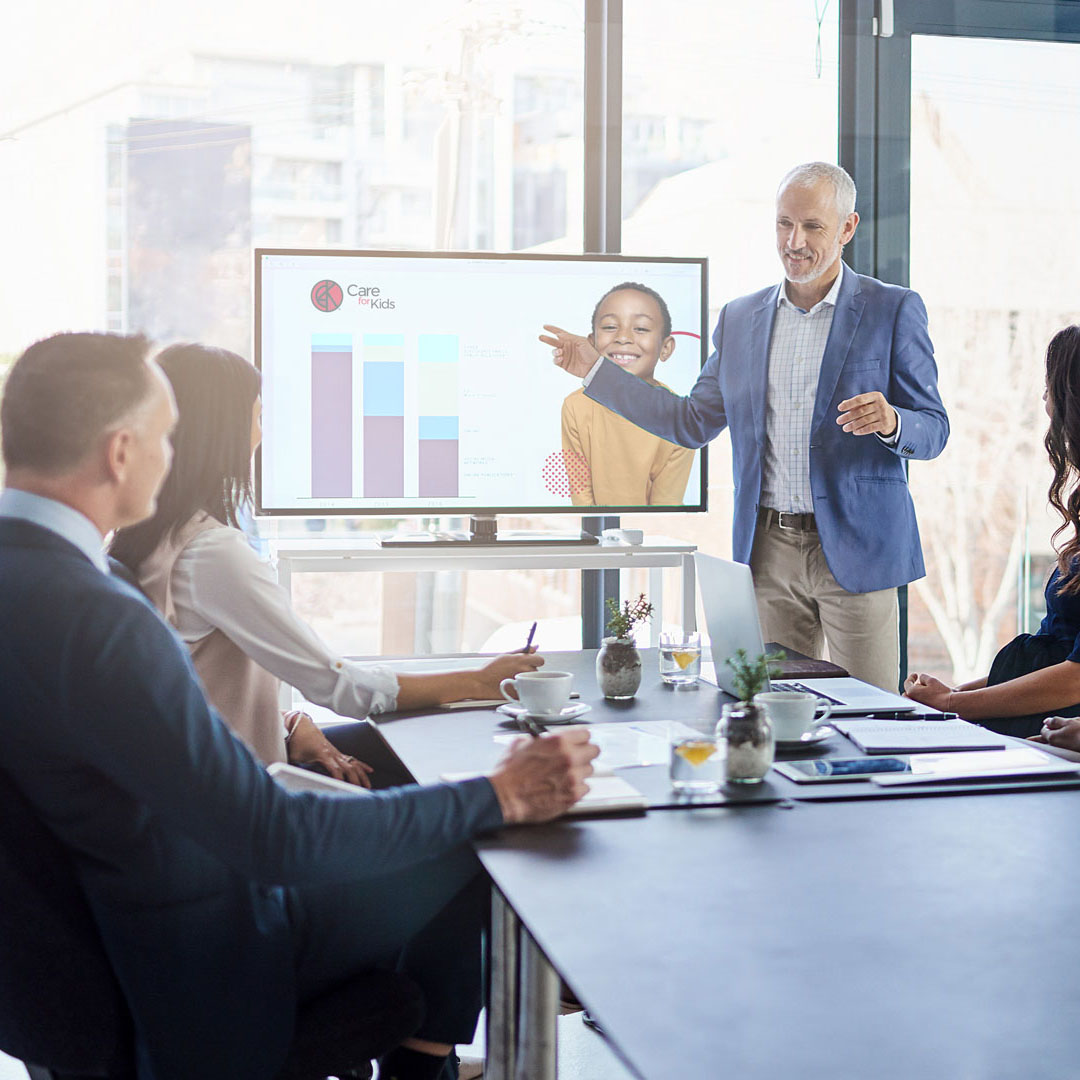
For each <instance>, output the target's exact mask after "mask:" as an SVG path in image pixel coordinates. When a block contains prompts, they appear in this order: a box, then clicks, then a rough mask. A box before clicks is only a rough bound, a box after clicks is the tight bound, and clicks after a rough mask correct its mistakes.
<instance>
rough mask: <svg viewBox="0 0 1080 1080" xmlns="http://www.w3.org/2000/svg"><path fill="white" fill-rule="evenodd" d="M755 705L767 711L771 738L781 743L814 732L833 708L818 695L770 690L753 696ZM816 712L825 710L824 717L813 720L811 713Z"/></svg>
mask: <svg viewBox="0 0 1080 1080" xmlns="http://www.w3.org/2000/svg"><path fill="white" fill-rule="evenodd" d="M754 701H756V702H757V703H758V704H760V705H764V706H765V707H766V708H767V709H768V710H769V716H770V717H771V719H772V727H773V735H774V736H775V737H776V739H777V740H778V741H780V742H792V741H794V740H795V739H801V738H802V737H803V736H804V735H805V734H806V733H807V732H809V731H816V730H817V729H818V728H819V727H821V725H822V724H824V723H825V721H826V720H827V719H828V718H829V714H830V713H831V712H832V708H833V707H832V705H831V704H829V702H827V701H825V700H824V699H823V698H819V697H818V696H817V694H807V693H798V692H795V691H791V692H788V691H780V690H770V691H769V692H768V693H764V694H755V695H754ZM819 708H824V709H825V713H824V715H823V716H820V717H818V719H816V720H815V719H814V713H815V712H817V710H818V709H819Z"/></svg>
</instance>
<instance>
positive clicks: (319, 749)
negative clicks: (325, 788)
mask: <svg viewBox="0 0 1080 1080" xmlns="http://www.w3.org/2000/svg"><path fill="white" fill-rule="evenodd" d="M157 360H158V363H159V364H160V365H161V367H162V369H163V370H164V372H165V374H166V375H167V376H168V378H169V381H170V382H171V383H172V387H173V393H174V394H175V396H176V405H177V410H178V412H179V419H178V421H177V425H176V430H175V432H174V433H173V447H174V451H175V453H174V458H173V464H172V471H171V472H170V473H169V476H168V478H167V479H166V481H165V484H164V486H163V487H162V489H161V493H160V495H159V496H158V503H157V510H156V512H155V513H154V515H153V517H151V518H149V519H148V520H147V521H144V522H142V523H140V524H139V525H134V526H132V527H131V528H128V529H122V530H121V531H120V532H118V533H117V535H116V536H115V538H114V539H113V542H112V546H111V548H110V554H111V555H112V556H113V557H114V558H116V559H118V560H119V561H120V562H122V563H124V564H125V565H126V566H127V567H128V568H129V569H130V570H131V571H132V572H133V573H134V574H135V575H136V577H137V578H138V581H139V584H140V586H141V587H142V589H143V591H144V592H145V593H146V594H147V596H149V598H150V599H151V600H152V601H153V602H154V604H155V605H156V606H157V608H158V609H159V610H160V611H161V612H162V614H163V615H164V616H165V617H166V618H167V619H168V620H169V622H170V623H171V624H172V625H173V626H174V627H175V628H176V630H177V632H178V633H179V634H180V636H181V637H182V638H183V640H184V641H185V642H186V643H187V645H188V647H189V649H190V650H191V653H192V658H193V660H194V663H195V667H196V669H197V670H198V672H199V675H200V677H201V679H202V681H203V684H204V687H205V689H206V692H207V697H208V698H209V699H210V702H211V703H212V704H213V705H214V706H215V708H217V710H218V712H220V713H221V715H222V716H223V717H224V719H225V720H226V721H227V722H228V723H229V724H230V726H231V727H232V728H233V730H234V731H235V732H236V733H237V734H238V735H239V736H240V737H241V738H242V739H244V741H245V742H246V743H247V744H248V745H249V746H250V747H251V748H252V750H253V751H254V752H255V753H256V755H257V756H258V757H259V758H260V759H261V760H262V761H263V762H265V763H267V764H269V763H270V762H272V761H284V760H288V761H292V762H294V763H298V764H314V765H318V766H320V767H321V768H323V769H325V770H326V771H327V772H328V773H329V774H330V775H331V776H334V777H337V778H338V779H344V780H348V781H351V782H352V783H356V784H364V785H368V784H369V783H370V782H369V780H368V777H367V772H368V767H367V766H366V765H364V764H363V762H361V761H358V760H357V759H356V758H355V757H353V756H352V755H351V754H349V753H347V752H342V750H341V749H338V748H337V747H335V746H334V745H332V743H331V742H329V741H328V740H327V738H326V737H324V735H323V734H322V732H321V731H320V730H319V728H318V727H317V726H316V725H315V724H314V722H313V721H312V720H311V718H310V717H309V716H307V714H305V713H300V712H291V713H286V714H285V715H284V717H282V715H281V713H280V712H279V710H278V680H279V679H281V680H284V681H285V682H287V683H288V684H290V685H292V686H295V687H296V688H297V689H298V690H300V692H301V693H302V694H303V695H304V697H305V698H307V699H308V700H310V701H313V702H315V703H316V704H318V705H325V706H327V707H328V708H331V709H333V710H334V711H335V712H337V713H340V714H341V715H343V716H349V717H366V716H369V715H373V714H377V713H381V712H386V711H389V710H392V709H409V708H418V707H421V706H424V705H435V704H440V703H444V702H448V701H459V700H463V699H466V698H492V697H498V696H499V691H498V686H499V682H500V681H501V680H502V679H504V678H509V677H512V676H514V675H516V674H517V673H518V672H520V671H526V670H529V669H531V668H536V667H539V666H540V665H541V664H542V663H543V660H542V659H541V658H540V657H539V656H536V655H532V654H525V653H511V654H509V655H505V656H500V657H496V658H495V659H494V660H492V661H490V662H489V663H488V664H486V665H485V666H484V667H482V668H480V669H479V670H476V671H462V672H446V673H441V674H431V675H397V674H395V673H394V671H392V670H391V669H390V668H389V667H387V666H385V665H380V664H358V663H355V662H353V661H349V660H346V659H344V658H343V657H339V656H337V655H336V654H334V653H333V652H332V651H331V649H330V648H329V646H327V645H326V643H325V642H323V641H322V640H321V639H320V638H319V637H318V635H317V634H316V633H315V632H314V631H313V630H312V629H311V627H309V626H308V625H307V624H306V623H304V622H303V621H302V620H301V619H299V618H298V617H297V616H296V614H295V613H294V612H293V610H292V607H291V605H290V603H289V599H288V597H287V595H286V594H285V591H284V590H283V589H282V588H281V587H280V586H279V585H278V584H277V581H276V580H275V578H274V575H273V573H272V571H271V570H270V568H269V566H267V564H266V563H265V562H263V561H262V560H261V559H260V558H259V557H258V556H257V555H256V553H255V552H254V551H253V550H252V548H251V546H250V545H249V544H248V541H247V537H246V536H245V534H244V533H243V531H242V530H241V529H240V527H239V514H240V512H241V509H242V508H243V506H244V505H245V504H246V503H247V502H248V501H249V500H250V498H251V455H252V454H253V453H254V451H255V448H256V447H257V446H258V444H259V441H260V439H261V437H262V428H261V423H260V412H261V406H262V403H261V398H260V389H259V373H258V372H257V371H256V370H255V368H254V367H252V365H251V364H249V363H248V362H247V361H246V360H244V359H243V358H242V357H240V356H237V355H236V354H235V353H231V352H228V351H227V350H225V349H214V348H208V347H206V346H203V345H174V346H171V347H170V348H167V349H165V350H163V351H162V352H161V354H160V355H159V356H158V358H157ZM330 730H331V737H332V738H334V740H335V741H336V742H339V743H340V744H341V746H342V747H344V748H346V749H347V748H348V744H349V741H350V735H351V734H354V733H350V732H349V730H348V729H346V728H343V729H341V730H340V731H334V729H330Z"/></svg>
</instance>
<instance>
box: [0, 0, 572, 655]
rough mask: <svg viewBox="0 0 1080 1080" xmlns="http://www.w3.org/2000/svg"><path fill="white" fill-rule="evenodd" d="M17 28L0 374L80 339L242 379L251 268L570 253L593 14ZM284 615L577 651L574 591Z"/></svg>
mask: <svg viewBox="0 0 1080 1080" xmlns="http://www.w3.org/2000/svg"><path fill="white" fill-rule="evenodd" d="M15 20H17V23H15V22H14V21H15ZM4 24H5V29H7V30H10V29H11V27H12V26H13V25H14V26H15V30H16V32H7V33H4V34H0V178H2V191H0V193H2V196H3V197H2V199H0V215H2V220H3V227H2V228H0V235H2V236H3V245H4V255H5V258H4V262H3V268H2V269H0V359H2V358H3V357H4V356H5V355H7V356H9V357H11V356H14V355H17V354H18V352H20V351H21V350H22V349H23V348H24V347H25V346H26V345H27V344H28V343H29V342H31V341H33V340H35V339H36V338H39V337H42V336H45V335H47V334H50V333H52V332H55V331H57V330H61V329H69V328H70V329H101V330H118V331H125V332H130V331H136V330H138V331H143V332H145V333H147V334H149V335H150V336H151V337H152V338H154V339H155V340H157V341H159V342H161V343H162V344H167V343H169V342H172V341H176V340H197V341H205V342H208V343H214V344H218V345H223V346H225V347H228V348H231V349H234V350H236V351H238V352H240V353H242V354H243V355H246V356H250V355H251V344H252V343H251V331H252V310H251V270H252V258H251V249H252V248H253V247H255V246H275V247H276V246H298V247H342V248H406V249H424V250H432V249H433V250H449V249H454V250H469V249H473V250H484V249H497V250H509V249H518V248H535V247H538V246H543V248H544V249H545V250H549V251H568V252H574V251H580V250H581V220H582V215H583V207H582V198H583V194H582V193H583V184H582V170H583V158H584V154H583V135H582V132H583V123H584V122H583V103H582V86H583V67H582V58H583V55H584V46H583V40H584V9H583V2H582V0H530V2H529V3H528V4H517V5H513V4H509V5H508V4H502V3H493V2H487V0H484V2H470V0H450V2H447V0H410V2H409V3H408V4H398V5H394V4H386V3H381V2H380V3H377V2H375V0H358V2H355V3H351V4H344V5H343V4H331V3H324V2H318V0H317V2H316V3H314V4H312V5H308V6H307V7H305V8H304V10H303V12H298V9H297V8H296V6H295V5H291V4H285V3H281V2H280V0H270V2H268V3H262V4H258V5H255V4H252V3H248V2H241V0H224V2H220V3H209V2H206V0H201V2H195V3H192V4H187V5H184V7H183V9H182V10H181V9H180V8H177V7H169V6H164V5H157V4H151V5H143V6H141V7H139V6H136V7H132V6H131V5H126V6H125V8H124V11H123V13H122V14H121V13H120V12H119V11H117V12H116V13H115V15H104V16H103V15H102V12H101V11H99V10H97V9H91V8H85V9H82V8H78V7H72V6H70V5H67V6H65V10H64V14H63V17H62V23H59V24H58V17H57V14H56V12H55V10H53V9H45V8H42V7H40V6H38V5H23V6H22V7H21V8H20V9H19V10H18V12H6V13H5V15H4ZM90 41H92V42H93V48H87V47H86V43H87V42H90ZM537 330H538V332H539V327H538V328H537ZM537 352H538V362H540V363H546V362H547V359H546V352H545V350H544V349H543V346H541V345H539V343H538V344H537ZM530 524H535V523H530ZM560 524H561V525H562V526H563V527H565V525H566V522H565V521H562V522H560ZM393 527H394V523H393V522H388V521H379V522H372V521H369V520H364V519H360V520H355V521H352V522H348V523H346V522H342V521H333V522H330V523H325V522H321V521H311V522H310V523H309V524H308V525H307V526H305V525H304V523H302V522H296V521H291V522H288V523H277V522H273V521H265V520H264V521H260V522H259V523H258V528H259V530H260V531H261V533H262V534H263V536H264V537H266V538H272V537H273V536H275V535H278V534H279V532H280V533H282V534H284V533H295V532H296V531H298V530H299V531H305V530H307V532H306V535H312V536H314V535H319V534H325V533H327V532H342V531H345V530H347V529H359V530H366V529H368V528H382V529H387V528H393ZM412 527H415V522H414V523H412ZM497 581H500V582H501V584H497V583H496V582H497ZM295 598H296V603H297V606H298V609H299V610H300V611H301V612H302V613H303V614H304V615H305V616H306V617H308V618H310V619H312V621H313V622H314V623H315V625H316V626H317V628H318V629H319V630H321V631H322V632H324V633H325V634H326V636H327V637H328V638H329V639H330V641H331V643H332V644H333V645H334V646H335V647H336V648H338V649H341V650H343V651H348V652H356V653H375V652H380V651H391V652H412V651H414V649H419V650H425V649H436V650H441V651H455V650H457V649H474V648H480V647H482V646H485V645H487V644H489V639H490V638H491V637H492V635H493V634H496V633H497V632H498V631H499V630H500V628H501V627H504V626H505V625H507V624H511V627H512V624H514V623H515V622H526V621H531V620H533V619H536V618H541V619H547V620H550V623H551V626H552V628H553V631H554V629H558V630H559V633H560V634H565V636H564V637H560V638H559V639H558V640H559V641H564V642H565V643H567V644H570V645H573V644H574V643H575V641H580V627H579V617H578V611H579V605H580V581H579V575H577V574H561V575H560V574H542V573H531V572H513V573H506V574H502V575H460V574H440V575H435V574H426V575H405V574H399V575H387V577H386V578H385V580H383V581H380V580H379V578H378V576H377V575H340V576H338V575H333V576H329V575H302V576H300V577H299V578H298V579H297V582H296V590H295ZM526 625H527V622H526ZM507 632H509V633H510V634H511V635H513V634H514V633H516V631H515V630H514V629H513V628H511V629H510V630H509V631H503V633H507ZM575 635H576V637H575ZM520 636H521V638H522V639H523V637H524V635H523V634H522V635H520ZM495 644H497V641H496V642H495ZM546 644H547V647H549V648H550V647H552V646H553V645H554V644H556V640H555V639H554V638H553V637H552V636H549V638H548V641H547V642H546Z"/></svg>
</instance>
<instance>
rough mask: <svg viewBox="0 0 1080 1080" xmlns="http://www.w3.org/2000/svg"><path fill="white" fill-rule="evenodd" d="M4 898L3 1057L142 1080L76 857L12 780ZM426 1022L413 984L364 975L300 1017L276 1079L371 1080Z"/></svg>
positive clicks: (107, 1078)
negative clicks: (375, 1065) (374, 1067)
mask: <svg viewBox="0 0 1080 1080" xmlns="http://www.w3.org/2000/svg"><path fill="white" fill-rule="evenodd" d="M0 898H2V902H0V1049H2V1050H3V1051H4V1052H5V1053H7V1054H10V1055H11V1056H12V1057H15V1058H18V1059H19V1060H21V1061H23V1062H24V1063H26V1069H27V1072H28V1073H29V1074H30V1078H31V1080H134V1077H135V1068H134V1053H133V1038H132V1027H131V1019H130V1017H129V1015H128V1011H127V1006H126V1005H125V1003H124V999H123V996H122V995H121V992H120V988H119V986H118V984H117V982H116V978H115V976H114V975H113V972H112V969H111V967H110V966H109V961H108V958H107V956H106V955H105V949H104V947H103V945H102V944H101V939H100V937H99V935H98V932H97V928H96V926H95V925H94V922H93V918H92V917H91V914H90V910H89V908H88V906H87V904H86V901H85V900H84V899H83V896H82V892H81V890H80V889H79V886H78V882H77V881H76V879H75V874H74V872H73V870H72V868H71V865H70V861H69V858H68V856H67V854H66V852H65V851H64V849H63V847H62V846H61V845H60V843H59V842H58V841H57V840H56V839H55V837H53V835H52V834H51V833H50V832H49V831H48V829H46V828H45V826H44V825H43V824H42V823H41V821H40V820H39V819H38V817H37V815H36V814H35V812H34V809H33V807H32V806H31V805H30V804H29V803H28V802H27V801H26V799H25V798H24V797H23V796H22V794H21V793H20V792H19V790H18V789H17V788H16V787H15V786H14V784H12V782H11V780H10V779H9V778H8V777H7V776H6V775H4V774H3V773H2V772H0ZM422 1020H423V1001H422V998H421V995H420V991H419V989H418V988H417V987H416V986H415V984H414V983H412V982H411V981H410V980H409V979H407V978H406V977H405V976H403V975H398V974H394V973H392V972H386V971H370V972H364V973H363V974H361V975H358V976H357V977H356V978H354V979H351V980H350V981H348V982H346V983H343V984H342V985H340V986H338V987H336V988H334V989H333V990H331V991H329V992H328V993H326V994H324V995H322V996H321V997H319V998H316V999H314V1000H313V1001H311V1002H309V1003H308V1004H307V1005H306V1006H304V1007H302V1008H301V1009H300V1011H299V1013H298V1015H297V1020H296V1033H295V1035H294V1038H293V1044H292V1047H291V1048H290V1051H289V1055H288V1058H287V1060H286V1062H285V1064H284V1066H283V1067H282V1069H281V1071H280V1073H279V1074H278V1078H277V1080H323V1078H325V1077H326V1076H329V1075H334V1076H341V1077H346V1076H348V1077H355V1078H357V1080H366V1078H368V1077H370V1076H371V1066H370V1060H371V1059H372V1058H376V1057H379V1056H381V1055H382V1054H384V1053H386V1052H387V1051H389V1050H390V1049H391V1048H393V1047H394V1046H396V1045H397V1044H398V1043H399V1042H401V1040H402V1039H405V1038H408V1037H409V1036H410V1035H411V1034H412V1033H413V1032H414V1031H416V1029H417V1028H418V1027H419V1026H420V1024H421V1022H422ZM31 1063H32V1064H31Z"/></svg>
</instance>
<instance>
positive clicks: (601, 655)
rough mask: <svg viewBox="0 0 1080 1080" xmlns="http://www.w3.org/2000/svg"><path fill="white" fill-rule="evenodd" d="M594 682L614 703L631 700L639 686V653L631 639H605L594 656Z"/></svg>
mask: <svg viewBox="0 0 1080 1080" xmlns="http://www.w3.org/2000/svg"><path fill="white" fill-rule="evenodd" d="M596 682H597V684H598V685H599V687H600V692H601V693H602V694H603V695H604V697H606V698H610V699H612V700H614V701H626V700H627V699H629V698H632V697H633V696H634V695H635V694H636V693H637V691H638V687H639V686H640V685H641V653H639V652H638V649H637V646H636V645H635V644H634V639H633V638H616V637H606V638H604V640H603V642H602V643H601V645H600V651H599V652H598V653H597V654H596Z"/></svg>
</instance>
